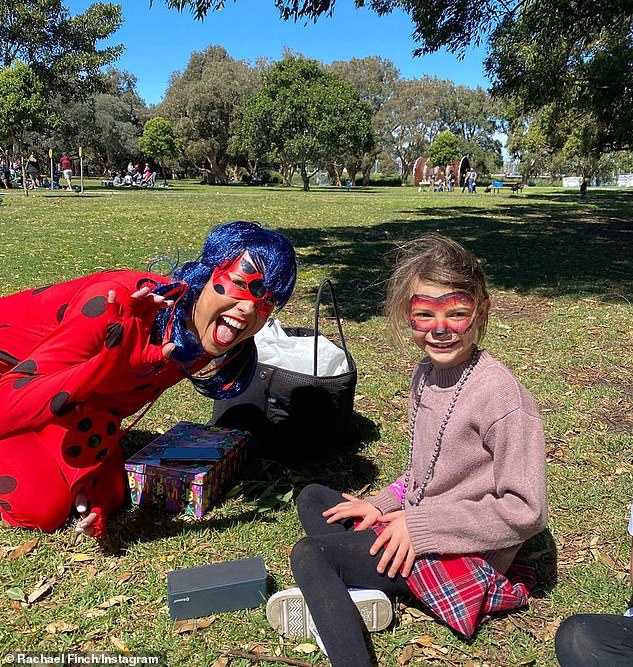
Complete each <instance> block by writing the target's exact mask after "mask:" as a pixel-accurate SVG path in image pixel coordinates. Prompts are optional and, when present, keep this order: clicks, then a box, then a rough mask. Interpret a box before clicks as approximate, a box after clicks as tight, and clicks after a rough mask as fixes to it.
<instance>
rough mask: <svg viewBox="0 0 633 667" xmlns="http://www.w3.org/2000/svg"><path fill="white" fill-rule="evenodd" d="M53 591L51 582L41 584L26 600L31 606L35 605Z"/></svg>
mask: <svg viewBox="0 0 633 667" xmlns="http://www.w3.org/2000/svg"><path fill="white" fill-rule="evenodd" d="M52 590H53V587H52V585H51V584H50V583H49V582H46V583H44V584H41V585H40V586H38V587H37V588H36V589H35V590H34V591H33V592H32V593H30V594H29V596H28V597H27V598H26V601H27V602H28V603H29V604H33V603H34V602H37V601H38V600H41V599H42V598H43V597H44V596H45V595H46V594H48V593H50V592H51V591H52Z"/></svg>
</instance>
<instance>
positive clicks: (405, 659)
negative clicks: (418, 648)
mask: <svg viewBox="0 0 633 667" xmlns="http://www.w3.org/2000/svg"><path fill="white" fill-rule="evenodd" d="M414 653H415V647H413V646H412V645H411V644H409V645H408V646H405V647H404V648H403V649H402V651H401V652H400V655H399V656H398V657H397V658H396V662H397V663H398V665H400V667H406V665H408V664H409V663H410V662H411V659H412V658H413V654H414Z"/></svg>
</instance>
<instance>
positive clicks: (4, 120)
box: [0, 62, 48, 195]
mask: <svg viewBox="0 0 633 667" xmlns="http://www.w3.org/2000/svg"><path fill="white" fill-rule="evenodd" d="M47 118H48V113H47V106H46V100H45V99H44V95H43V86H42V82H41V81H40V80H39V78H38V77H37V75H36V74H35V72H33V70H32V69H31V68H30V67H29V66H28V65H25V64H24V63H21V62H16V63H14V64H13V65H12V66H11V67H3V68H2V69H0V140H2V139H10V140H12V141H13V144H14V152H15V149H16V148H17V151H18V152H21V151H22V149H23V148H24V144H25V141H26V135H27V133H29V132H35V131H37V130H40V129H42V128H43V127H44V125H45V123H46V120H47ZM22 182H23V183H24V193H25V194H27V195H28V191H27V189H26V176H25V174H24V159H22Z"/></svg>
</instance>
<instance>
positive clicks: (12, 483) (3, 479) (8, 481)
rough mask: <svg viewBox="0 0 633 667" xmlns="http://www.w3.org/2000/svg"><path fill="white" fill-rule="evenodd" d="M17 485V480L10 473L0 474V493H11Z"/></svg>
mask: <svg viewBox="0 0 633 667" xmlns="http://www.w3.org/2000/svg"><path fill="white" fill-rule="evenodd" d="M17 485H18V480H17V479H16V478H15V477H11V475H1V476H0V493H11V491H13V490H15V488H16V487H17Z"/></svg>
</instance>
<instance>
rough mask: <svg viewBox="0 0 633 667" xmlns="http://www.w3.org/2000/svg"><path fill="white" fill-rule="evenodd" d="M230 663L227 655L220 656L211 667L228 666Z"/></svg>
mask: <svg viewBox="0 0 633 667" xmlns="http://www.w3.org/2000/svg"><path fill="white" fill-rule="evenodd" d="M228 664H229V659H228V658H227V657H226V656H222V657H221V658H218V659H217V660H216V661H215V662H214V663H213V664H212V665H211V667H227V666H228Z"/></svg>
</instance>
